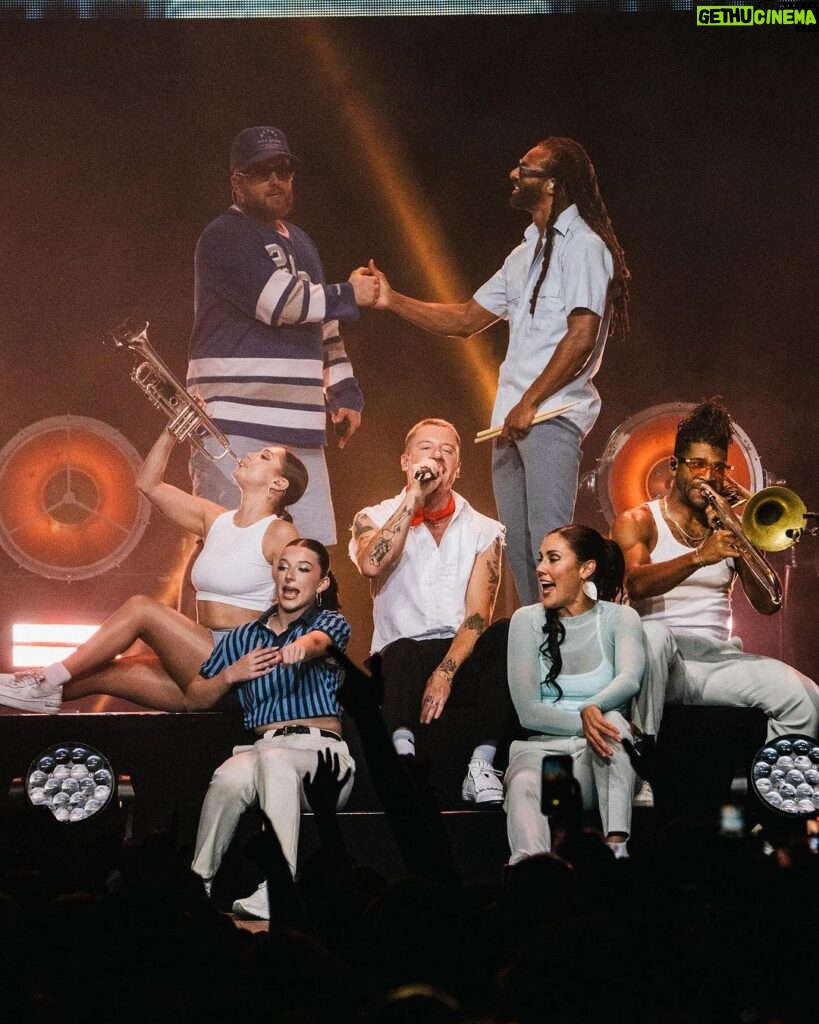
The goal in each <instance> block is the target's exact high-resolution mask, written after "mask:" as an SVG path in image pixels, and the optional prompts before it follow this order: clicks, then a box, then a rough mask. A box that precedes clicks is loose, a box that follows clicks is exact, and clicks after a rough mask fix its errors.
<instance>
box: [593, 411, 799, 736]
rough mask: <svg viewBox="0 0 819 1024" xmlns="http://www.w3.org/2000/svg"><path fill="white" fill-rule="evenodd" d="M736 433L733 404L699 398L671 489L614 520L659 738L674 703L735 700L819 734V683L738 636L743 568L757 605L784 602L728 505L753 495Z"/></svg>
mask: <svg viewBox="0 0 819 1024" xmlns="http://www.w3.org/2000/svg"><path fill="white" fill-rule="evenodd" d="M731 434H732V423H731V417H730V416H729V414H728V412H727V410H726V409H724V408H723V406H722V405H720V404H719V403H718V402H716V401H713V400H711V401H707V402H703V403H701V404H700V405H698V406H695V408H694V409H692V410H691V412H690V413H689V414H688V415H687V416H686V417H685V418H684V419H683V420H681V422H680V423H679V425H678V427H677V435H676V440H675V443H674V458H673V459H672V460H671V471H672V474H673V483H672V486H671V491H670V493H669V494H668V495H667V496H666V497H665V498H660V499H656V500H654V501H649V502H647V503H646V504H644V505H640V506H638V507H637V508H633V509H630V510H629V511H627V512H623V513H622V514H621V515H619V516H618V517H617V518H616V519H615V520H614V523H613V524H612V531H611V533H612V537H613V538H614V540H616V541H617V543H618V544H619V545H620V547H621V548H622V550H623V554H624V556H625V560H626V585H627V588H628V593H629V597H630V600H631V603H632V605H633V606H634V607H635V608H636V609H637V611H638V612H639V613H640V616H641V618H642V622H643V630H644V633H645V642H646V673H645V676H644V679H643V687H642V690H641V693H640V695H639V697H638V698H637V702H636V704H637V706H636V708H635V712H634V716H633V720H634V723H635V724H636V725H637V726H638V728H640V729H641V730H642V732H644V733H646V734H648V735H654V736H656V734H657V732H658V729H659V725H660V720H661V717H662V712H663V706H664V704H665V703H666V702H667V703H672V704H727V705H732V706H734V707H754V708H759V709H760V710H761V711H764V713H765V715H766V716H767V718H768V737H769V738H770V737H771V736H781V735H784V734H786V733H804V734H808V735H810V736H816V735H817V730H819V688H817V686H816V684H815V683H814V682H812V681H811V680H810V679H808V678H807V677H805V676H803V675H802V674H801V673H800V672H797V671H796V669H794V668H791V667H790V666H789V665H785V664H783V663H782V662H781V661H776V660H774V659H773V658H767V657H760V656H759V655H750V654H745V653H743V651H742V644H741V641H740V640H739V638H738V637H732V636H731V588H732V586H733V584H734V580H735V578H736V577H739V581H740V583H741V585H742V588H743V590H744V591H745V594H746V596H747V598H748V600H749V601H750V603H751V604H752V605H753V607H754V608H755V609H756V610H757V611H758V612H761V613H762V614H763V615H772V614H774V613H775V612H777V611H778V610H779V608H780V607H781V589H780V586H779V580H778V579H777V577H776V573H775V572H774V571H773V569H772V568H771V567H770V565H769V564H768V563H767V562H766V561H765V559H764V558H763V557H762V556H761V555H760V554H759V552H758V551H756V549H755V548H754V547H753V546H752V545H751V543H750V542H749V541H748V540H747V538H745V536H744V535H743V533H742V531H741V530H738V529H736V522H734V528H733V529H732V528H730V527H729V525H728V523H729V521H730V520H729V516H730V508H729V510H728V511H727V512H721V511H720V507H722V508H723V509H724V508H725V506H726V505H727V502H726V500H725V496H726V495H730V494H731V493H732V492H735V491H739V492H740V497H741V498H742V499H745V498H748V497H749V495H748V493H747V492H745V491H744V489H742V488H740V487H739V486H738V485H737V483H736V481H734V480H732V479H731V477H730V475H729V474H730V471H731V468H732V467H731V466H729V465H728V461H727V460H728V447H729V444H730V440H731ZM715 506H717V507H716V508H715ZM734 520H735V517H734Z"/></svg>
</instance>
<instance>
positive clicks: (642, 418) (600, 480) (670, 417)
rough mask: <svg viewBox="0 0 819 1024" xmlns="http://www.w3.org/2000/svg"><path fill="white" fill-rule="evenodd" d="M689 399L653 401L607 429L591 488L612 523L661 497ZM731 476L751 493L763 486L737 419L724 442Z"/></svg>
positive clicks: (761, 474)
mask: <svg viewBox="0 0 819 1024" xmlns="http://www.w3.org/2000/svg"><path fill="white" fill-rule="evenodd" d="M693 408H694V404H693V403H690V402H671V403H669V404H667V405H653V406H651V407H650V408H649V409H644V410H643V411H642V412H639V413H637V414H636V415H634V416H632V417H630V418H629V419H627V420H625V421H624V422H623V423H621V424H620V426H619V427H617V429H616V430H615V431H614V432H613V433H612V434H611V436H610V437H609V439H608V441H607V442H606V447H605V448H604V450H603V454H602V455H601V457H600V459H599V461H598V468H597V470H596V471H595V474H594V488H595V493H596V495H597V500H598V502H599V504H600V510H601V512H602V513H603V515H604V516H605V517H606V520H607V521H608V522H609V523H611V522H613V521H614V519H615V517H616V516H618V515H620V513H621V512H625V511H626V510H627V509H630V508H635V507H636V506H637V505H641V504H642V503H643V502H645V501H651V500H653V499H654V498H661V497H663V496H664V495H666V494H668V492H669V491H670V490H671V469H670V468H669V464H670V461H671V458H672V456H673V455H674V439H675V437H676V434H677V426H678V424H679V422H680V420H681V419H683V417H685V416H686V415H687V414H688V413H689V412H690V411H691V410H692V409H693ZM728 461H729V463H731V465H732V466H733V467H734V468H733V470H732V471H731V476H732V477H733V478H734V479H735V480H736V481H737V483H740V484H742V486H743V487H746V488H747V489H748V490H749V491H751V492H752V493H753V492H755V491H758V490H759V489H760V488H762V487H764V486H765V474H764V472H763V470H762V463H761V462H760V459H759V456H758V455H757V452H756V449H755V448H754V446H753V444H752V443H751V440H750V438H749V437H748V435H747V434H746V433H745V431H744V430H742V429H741V428H740V427H739V426H738V425H737V424H736V423H735V424H734V439H733V440H732V442H731V445H730V447H729V448H728Z"/></svg>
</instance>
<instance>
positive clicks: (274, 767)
mask: <svg viewBox="0 0 819 1024" xmlns="http://www.w3.org/2000/svg"><path fill="white" fill-rule="evenodd" d="M273 731H274V730H270V732H267V733H265V734H264V736H261V737H260V738H259V739H258V740H257V741H256V742H255V743H254V744H253V745H252V746H249V747H234V750H233V757H229V758H228V759H227V761H225V762H224V763H223V764H221V765H220V766H219V767H218V768H217V769H216V771H215V772H214V773H213V777H212V778H211V780H210V785H209V786H208V791H207V793H206V794H205V800H204V803H203V804H202V812H201V814H200V816H199V829H198V831H197V835H196V848H195V851H194V856H193V864H192V867H193V870H194V871H195V872H196V874H197V875H200V876H201V877H202V878H205V879H209V878H213V876H214V875H215V874H216V872H217V871H218V870H219V865H220V864H221V863H222V858H223V857H224V855H225V853H226V851H227V848H228V846H229V845H230V842H231V840H232V839H233V836H234V835H235V834H236V829H237V827H238V825H239V819H240V818H241V816H242V814H243V812H244V811H245V810H246V809H247V808H248V807H249V806H250V805H251V804H252V803H253V801H254V800H255V799H256V796H257V795H258V798H259V805H260V806H261V808H262V810H263V811H264V812H265V814H266V815H267V816H268V818H269V819H270V821H271V823H272V825H273V828H274V830H275V832H276V835H277V836H278V837H279V842H280V843H281V846H282V850H283V851H284V856H285V857H286V859H287V863H288V864H289V865H290V870H291V871H292V872H293V874H294V875H295V873H296V856H297V854H298V847H299V826H300V824H301V812H302V810H309V809H310V805H309V803H308V801H307V797H306V796H305V793H304V779H305V776H307V775H313V774H314V772H315V770H316V765H317V763H318V752H319V751H320V750H325V749H327V750H329V751H330V752H331V753H333V754H338V761H339V769H340V772H341V774H342V775H343V774H344V772H346V771H347V769H348V768H349V769H350V777H349V779H348V780H347V782H346V783H345V785H344V788H343V789H342V791H341V794H340V796H339V799H338V803H337V805H336V806H337V808H339V809H340V808H342V807H343V806H344V805H345V804H346V803H347V800H348V798H349V796H350V791H351V789H352V788H353V777H354V775H355V762H354V761H353V759H352V757H351V756H350V751H349V750H348V749H347V744H346V743H345V742H344V741H343V740H333V739H330V738H329V737H326V736H322V735H320V733H319V730H318V729H311V730H310V732H309V733H304V734H294V735H289V736H273Z"/></svg>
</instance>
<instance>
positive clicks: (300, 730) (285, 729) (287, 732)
mask: <svg viewBox="0 0 819 1024" xmlns="http://www.w3.org/2000/svg"><path fill="white" fill-rule="evenodd" d="M314 728H315V726H313V728H311V727H310V726H309V725H284V726H282V728H281V729H274V730H273V735H274V736H306V735H307V734H308V733H311V732H312V731H313V729H314ZM318 732H319V736H324V737H325V739H328V740H338V741H339V743H340V742H341V737H340V736H339V734H338V733H337V732H333V731H332V730H331V729H319V731H318Z"/></svg>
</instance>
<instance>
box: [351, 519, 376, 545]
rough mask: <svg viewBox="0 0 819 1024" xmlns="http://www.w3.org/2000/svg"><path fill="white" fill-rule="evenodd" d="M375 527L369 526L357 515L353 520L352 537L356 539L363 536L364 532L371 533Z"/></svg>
mask: <svg viewBox="0 0 819 1024" xmlns="http://www.w3.org/2000/svg"><path fill="white" fill-rule="evenodd" d="M374 529H375V527H373V526H370V524H369V523H365V522H363V521H362V520H361V519H358V518H357V517H356V518H355V519H354V520H353V539H354V540H358V538H359V537H363V536H364V534H365V533H372V531H373V530H374Z"/></svg>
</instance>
